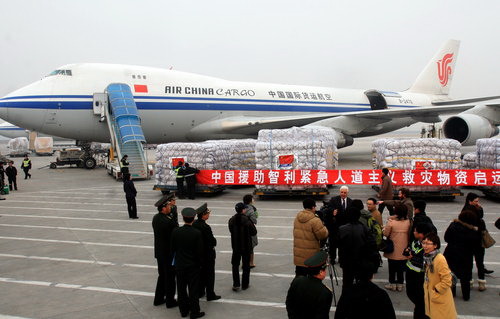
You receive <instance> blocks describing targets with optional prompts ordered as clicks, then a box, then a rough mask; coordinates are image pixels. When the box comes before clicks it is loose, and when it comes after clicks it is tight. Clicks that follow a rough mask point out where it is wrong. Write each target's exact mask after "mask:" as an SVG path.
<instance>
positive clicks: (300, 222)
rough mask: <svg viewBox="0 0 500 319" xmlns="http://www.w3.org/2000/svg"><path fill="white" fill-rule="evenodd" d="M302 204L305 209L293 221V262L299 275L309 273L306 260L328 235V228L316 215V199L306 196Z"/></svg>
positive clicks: (315, 251)
mask: <svg viewBox="0 0 500 319" xmlns="http://www.w3.org/2000/svg"><path fill="white" fill-rule="evenodd" d="M302 205H303V207H304V210H303V211H300V212H299V213H298V214H297V216H296V217H295V221H294V222H293V263H294V264H295V275H297V276H306V275H307V274H308V269H307V267H306V266H305V265H304V261H305V260H306V259H308V258H309V257H312V256H313V255H314V254H316V253H317V252H318V251H319V250H320V248H321V244H320V241H321V240H324V239H326V238H327V237H328V230H327V229H326V227H325V226H324V225H323V222H322V221H321V219H319V217H318V215H316V202H315V201H314V199H312V198H306V199H304V201H303V202H302Z"/></svg>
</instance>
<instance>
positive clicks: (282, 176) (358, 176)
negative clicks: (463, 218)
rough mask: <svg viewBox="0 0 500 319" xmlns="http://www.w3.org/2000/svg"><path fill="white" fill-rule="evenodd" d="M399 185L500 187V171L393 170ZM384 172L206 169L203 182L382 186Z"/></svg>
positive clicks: (199, 175) (395, 180) (392, 172)
mask: <svg viewBox="0 0 500 319" xmlns="http://www.w3.org/2000/svg"><path fill="white" fill-rule="evenodd" d="M389 174H390V176H391V179H392V182H393V184H394V185H396V186H403V185H405V186H500V170H491V169H482V170H451V169H450V170H390V173H389ZM381 176H382V171H381V170H379V169H377V170H373V169H365V170H202V171H200V173H198V174H197V175H196V177H197V180H198V183H199V184H212V185H334V184H342V185H344V184H347V185H378V184H380V183H381Z"/></svg>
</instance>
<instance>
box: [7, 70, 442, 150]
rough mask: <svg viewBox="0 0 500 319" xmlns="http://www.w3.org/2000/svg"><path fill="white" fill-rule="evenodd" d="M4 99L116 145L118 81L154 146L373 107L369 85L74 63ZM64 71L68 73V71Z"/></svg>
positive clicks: (32, 123) (425, 102) (62, 131)
mask: <svg viewBox="0 0 500 319" xmlns="http://www.w3.org/2000/svg"><path fill="white" fill-rule="evenodd" d="M58 70H71V73H70V75H69V74H64V72H59V74H55V75H50V76H47V77H45V78H43V79H42V80H40V81H37V82H35V83H33V84H30V85H28V86H26V87H23V88H21V89H19V90H16V91H14V92H12V93H10V94H8V95H7V96H5V97H3V98H2V99H0V117H1V118H3V119H4V120H6V121H8V122H11V123H14V124H16V125H18V126H21V127H24V128H26V129H29V130H35V131H38V132H43V133H45V134H50V135H56V136H61V137H65V138H70V139H76V140H84V141H96V142H109V140H110V136H109V130H108V128H107V123H106V122H105V121H104V122H99V116H96V115H94V113H93V94H94V93H102V92H104V91H105V89H106V87H107V86H108V85H109V84H111V83H125V84H128V85H129V86H130V87H131V88H132V92H133V94H134V100H135V102H136V105H137V108H138V111H139V115H140V117H141V121H142V128H143V131H144V135H145V137H146V140H147V142H148V143H165V142H172V141H195V140H197V141H201V140H206V139H210V138H217V137H218V138H238V137H245V136H255V132H252V133H250V134H248V133H228V134H227V135H224V134H220V133H218V134H214V135H213V136H208V135H210V134H207V133H206V132H205V131H203V130H200V131H196V130H193V129H194V128H195V127H197V126H198V125H201V124H203V123H205V122H207V121H214V120H217V119H223V118H225V117H230V116H242V117H244V116H249V117H263V118H267V117H276V116H278V117H279V116H290V115H302V114H303V115H306V114H320V113H331V114H337V115H338V114H339V113H346V112H359V111H369V110H370V109H372V108H373V105H372V104H370V101H369V99H368V98H367V96H366V94H365V93H366V91H365V90H351V89H334V88H326V87H311V86H298V85H280V84H267V83H249V82H233V81H226V80H222V79H218V78H213V77H207V76H201V75H196V74H190V73H184V72H179V71H173V70H165V69H156V68H149V67H140V66H127V65H113V64H71V65H66V66H63V67H60V68H59V69H58ZM61 73H62V74H61ZM380 94H383V96H384V99H385V101H386V104H387V106H386V107H387V108H413V107H418V106H430V105H432V101H433V100H435V99H438V98H442V96H441V97H440V96H437V95H431V94H421V93H411V92H383V91H381V93H380ZM415 122H417V121H416V120H415V119H413V118H411V117H408V118H398V119H394V120H392V121H390V122H387V123H385V124H384V125H383V126H380V127H377V126H373V127H369V128H367V129H363V130H362V131H360V132H355V133H353V134H351V136H353V137H359V136H369V135H376V134H381V133H385V132H389V131H392V130H395V129H398V128H401V127H404V126H407V125H411V124H413V123H415Z"/></svg>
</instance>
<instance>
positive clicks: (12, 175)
mask: <svg viewBox="0 0 500 319" xmlns="http://www.w3.org/2000/svg"><path fill="white" fill-rule="evenodd" d="M5 175H7V179H8V180H9V189H10V190H12V185H14V190H16V191H17V181H16V179H17V168H16V167H15V166H14V162H12V161H10V162H9V166H7V168H6V169H5Z"/></svg>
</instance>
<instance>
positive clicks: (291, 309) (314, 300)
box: [286, 250, 333, 319]
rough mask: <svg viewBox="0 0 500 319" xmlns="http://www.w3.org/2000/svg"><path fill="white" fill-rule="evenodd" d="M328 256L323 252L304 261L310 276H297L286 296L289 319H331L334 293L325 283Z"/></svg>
mask: <svg viewBox="0 0 500 319" xmlns="http://www.w3.org/2000/svg"><path fill="white" fill-rule="evenodd" d="M327 258H328V254H327V253H326V252H325V251H323V250H321V251H319V252H317V253H316V254H314V255H313V256H312V257H309V258H308V259H306V260H305V261H304V265H305V266H306V267H307V269H308V272H309V274H308V275H307V276H296V277H295V279H294V280H293V281H292V283H291V284H290V289H288V294H287V296H286V311H287V313H288V318H294V319H295V318H329V314H330V307H331V305H332V296H333V295H332V292H331V291H330V289H328V288H327V287H326V286H325V285H324V284H323V283H322V281H323V279H325V277H326V267H327V266H328V265H327V263H326V261H327Z"/></svg>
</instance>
